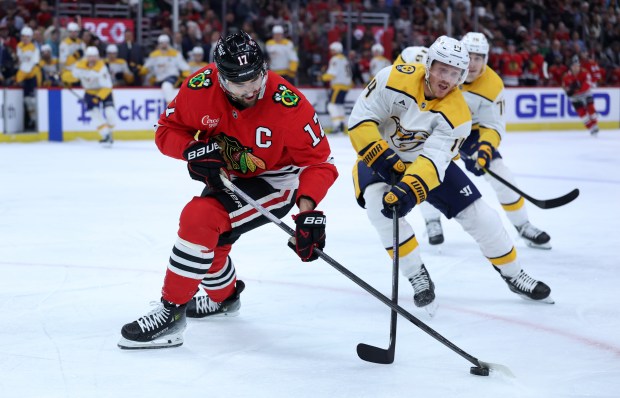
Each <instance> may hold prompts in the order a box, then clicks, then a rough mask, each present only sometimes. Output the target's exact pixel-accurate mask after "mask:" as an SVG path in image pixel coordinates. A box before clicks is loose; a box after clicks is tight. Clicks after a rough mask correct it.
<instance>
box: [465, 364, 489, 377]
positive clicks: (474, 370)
mask: <svg viewBox="0 0 620 398" xmlns="http://www.w3.org/2000/svg"><path fill="white" fill-rule="evenodd" d="M469 373H471V374H473V375H476V376H488V375H489V368H481V367H478V366H472V367H471V368H469Z"/></svg>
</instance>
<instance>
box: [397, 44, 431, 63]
mask: <svg viewBox="0 0 620 398" xmlns="http://www.w3.org/2000/svg"><path fill="white" fill-rule="evenodd" d="M427 56H428V48H426V47H422V46H411V47H407V48H405V49H404V50H403V51H402V52H401V53H400V55H399V56H398V58H396V61H394V64H426V57H427Z"/></svg>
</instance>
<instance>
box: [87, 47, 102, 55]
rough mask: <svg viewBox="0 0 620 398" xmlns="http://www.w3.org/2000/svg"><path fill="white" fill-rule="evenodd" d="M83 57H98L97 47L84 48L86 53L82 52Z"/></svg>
mask: <svg viewBox="0 0 620 398" xmlns="http://www.w3.org/2000/svg"><path fill="white" fill-rule="evenodd" d="M84 56H85V57H99V50H98V49H97V47H94V46H90V47H86V51H84Z"/></svg>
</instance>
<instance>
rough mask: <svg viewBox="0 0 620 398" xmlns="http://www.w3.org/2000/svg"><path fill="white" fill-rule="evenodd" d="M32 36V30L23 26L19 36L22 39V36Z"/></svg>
mask: <svg viewBox="0 0 620 398" xmlns="http://www.w3.org/2000/svg"><path fill="white" fill-rule="evenodd" d="M33 34H34V32H33V31H32V28H31V27H30V26H24V27H23V28H22V31H21V32H20V35H21V36H22V37H24V36H28V37H32V35H33Z"/></svg>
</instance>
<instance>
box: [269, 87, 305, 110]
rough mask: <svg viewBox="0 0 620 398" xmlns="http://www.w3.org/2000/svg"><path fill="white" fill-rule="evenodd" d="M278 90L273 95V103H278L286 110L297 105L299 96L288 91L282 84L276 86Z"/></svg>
mask: <svg viewBox="0 0 620 398" xmlns="http://www.w3.org/2000/svg"><path fill="white" fill-rule="evenodd" d="M278 90H279V91H276V92H275V93H274V94H273V100H274V101H275V102H279V103H281V104H282V105H284V106H286V107H287V108H291V107H293V106H297V104H298V103H299V99H300V98H299V95H297V94H295V93H294V92H293V91H291V90H289V88H288V87H286V86H285V85H284V84H280V85H279V86H278Z"/></svg>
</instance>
